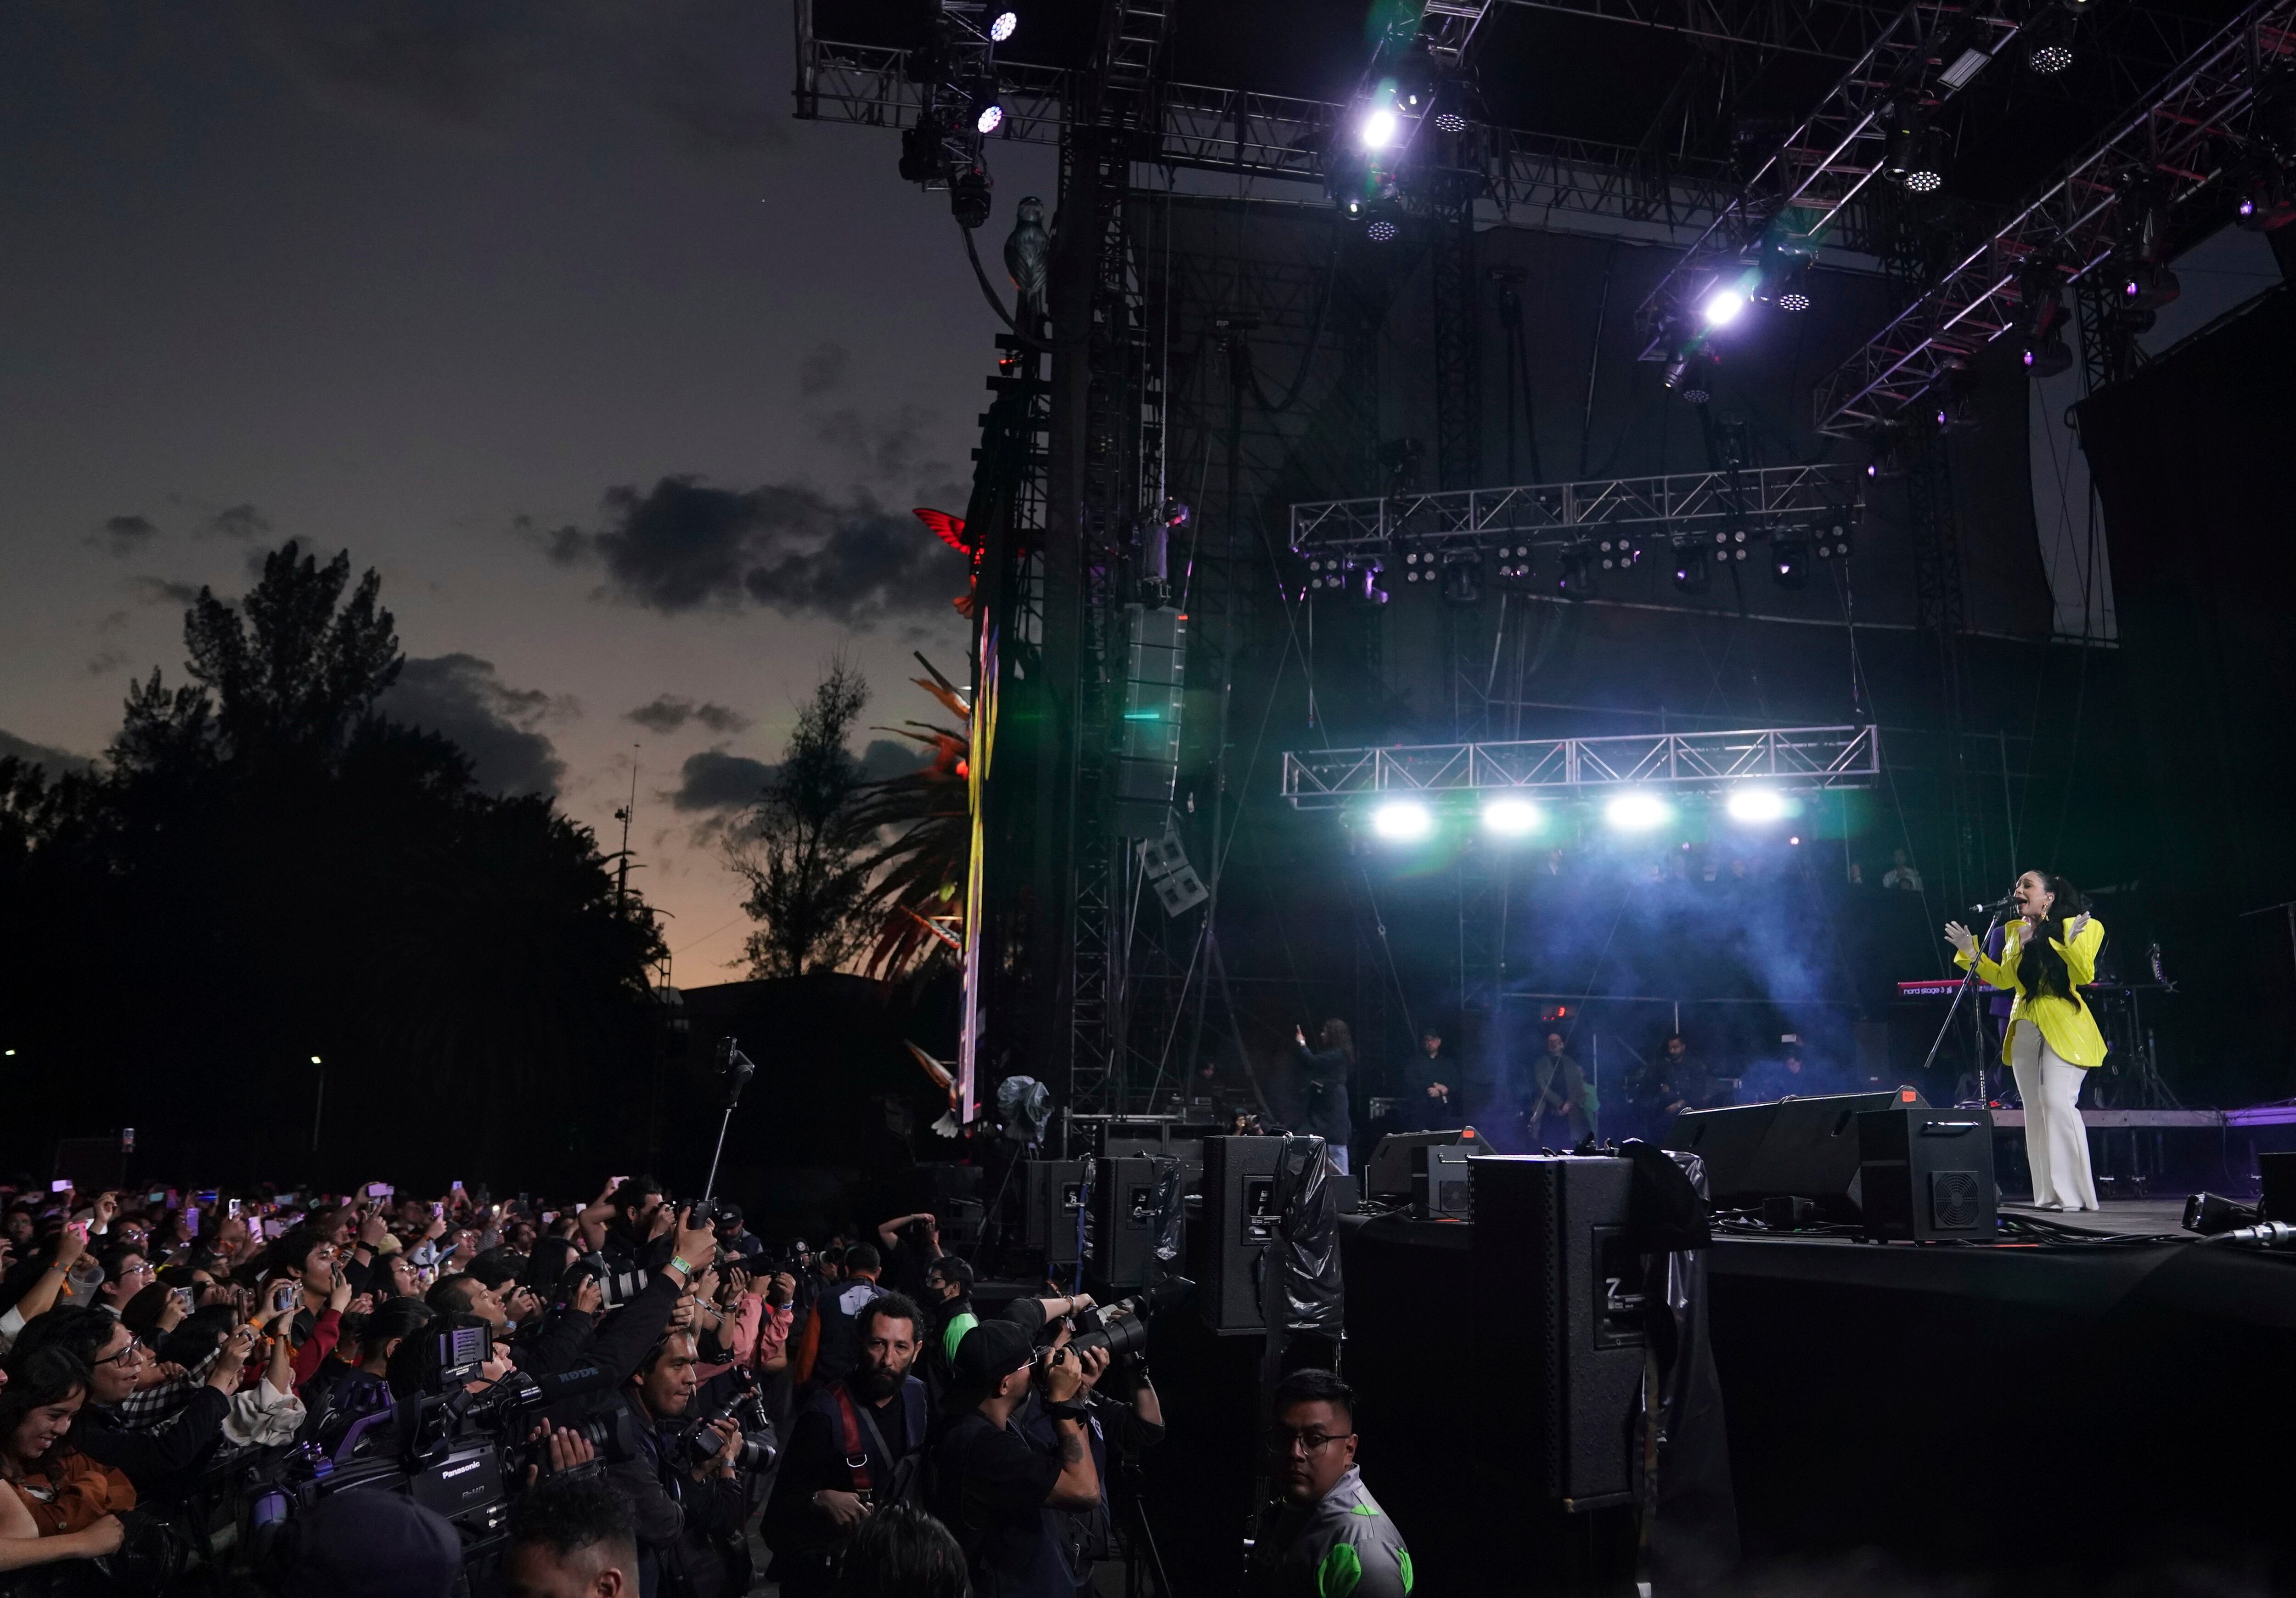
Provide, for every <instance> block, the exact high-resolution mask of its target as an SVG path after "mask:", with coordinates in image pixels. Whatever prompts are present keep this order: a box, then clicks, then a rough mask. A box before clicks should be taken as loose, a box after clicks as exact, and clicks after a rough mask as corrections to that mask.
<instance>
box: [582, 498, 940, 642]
mask: <svg viewBox="0 0 2296 1598" xmlns="http://www.w3.org/2000/svg"><path fill="white" fill-rule="evenodd" d="M605 508H606V514H607V517H608V522H609V524H608V526H607V527H606V529H605V530H604V531H602V532H594V533H584V532H580V531H577V530H575V529H572V528H567V529H562V530H561V531H558V532H555V533H552V534H549V535H547V536H546V542H545V548H547V550H548V552H549V554H550V556H551V557H552V558H553V559H555V560H560V561H573V560H578V559H594V560H597V561H599V562H600V563H602V564H603V565H604V567H605V571H606V577H607V586H608V591H609V592H610V593H611V594H612V595H613V596H614V597H617V598H619V599H622V600H624V601H626V602H627V603H629V604H632V605H645V606H647V607H648V608H650V609H652V610H658V611H660V612H661V613H663V614H665V615H676V614H679V613H681V612H685V611H693V610H700V609H703V608H705V607H710V608H720V609H738V608H740V607H741V605H742V604H743V603H744V602H745V601H748V602H753V603H755V604H758V605H765V606H767V607H768V608H770V609H773V610H777V611H780V612H782V613H783V614H791V615H793V614H816V615H822V616H826V617H829V618H830V619H831V620H832V621H837V622H846V623H848V624H849V625H854V626H862V627H865V626H867V625H869V624H870V623H872V622H876V621H878V620H881V619H882V618H884V617H887V616H891V615H908V616H918V615H925V614H932V613H935V612H937V611H939V610H940V609H941V608H942V607H943V606H945V605H947V604H948V602H949V599H950V597H952V596H953V595H955V593H956V591H957V589H959V588H960V587H961V586H962V585H963V584H964V562H963V560H962V558H961V557H960V556H957V555H956V554H955V552H954V551H952V550H950V549H949V548H947V546H946V545H943V544H941V543H940V542H939V540H935V539H934V538H933V537H932V535H931V534H930V533H928V532H927V531H925V530H924V529H923V528H922V527H921V526H920V525H918V523H917V521H916V518H915V517H914V516H912V515H908V514H907V513H906V511H890V510H887V509H885V508H884V507H881V506H880V505H879V504H878V503H877V502H876V500H875V499H874V498H872V497H871V496H869V495H868V494H866V493H865V492H858V491H857V492H856V493H855V495H854V496H853V498H851V499H850V500H849V501H847V502H845V503H841V504H840V503H839V502H837V501H835V500H832V499H831V498H829V497H828V496H826V495H824V494H822V493H821V492H819V491H818V490H814V489H810V488H806V487H803V486H800V485H797V484H791V483H772V484H768V485H767V486H766V487H764V488H758V489H750V490H732V489H718V488H710V487H708V486H706V485H704V484H702V483H699V482H695V481H694V480H693V478H690V477H665V478H663V479H661V480H660V482H656V483H655V484H654V485H653V487H652V488H651V489H649V490H644V492H641V491H640V490H637V489H635V488H616V489H611V490H607V493H606V497H605Z"/></svg>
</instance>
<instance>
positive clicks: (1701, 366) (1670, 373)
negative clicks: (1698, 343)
mask: <svg viewBox="0 0 2296 1598" xmlns="http://www.w3.org/2000/svg"><path fill="white" fill-rule="evenodd" d="M1714 364H1715V363H1714V357H1713V355H1712V354H1711V353H1710V351H1707V350H1683V351H1682V352H1681V353H1680V354H1679V355H1677V356H1676V357H1675V358H1674V359H1672V360H1671V361H1669V362H1668V363H1667V367H1666V386H1667V387H1668V388H1669V389H1671V390H1673V391H1675V392H1676V393H1677V394H1679V395H1681V396H1682V397H1683V399H1685V400H1687V401H1688V402H1689V403H1691V404H1693V405H1703V404H1705V403H1706V402H1707V401H1708V400H1709V399H1712V398H1713V397H1714Z"/></svg>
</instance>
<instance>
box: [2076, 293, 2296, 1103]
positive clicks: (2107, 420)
mask: <svg viewBox="0 0 2296 1598" xmlns="http://www.w3.org/2000/svg"><path fill="white" fill-rule="evenodd" d="M2292 369H2296V293H2292V292H2291V291H2290V290H2289V288H2288V287H2287V286H2286V285H2282V286H2281V287H2280V288H2278V289H2276V290H2275V291H2274V292H2272V293H2271V294H2270V295H2269V296H2268V297H2267V298H2266V299H2264V300H2262V301H2258V302H2256V303H2255V304H2253V305H2252V306H2251V308H2250V309H2248V310H2247V311H2246V312H2245V314H2241V315H2236V316H2235V317H2231V318H2230V319H2228V320H2226V322H2225V323H2223V324H2222V325H2218V326H2217V327H2216V328H2214V329H2213V330H2212V331H2207V332H2204V333H2203V334H2200V335H2197V336H2195V337H2194V339H2192V340H2191V341H2189V342H2186V343H2185V344H2184V345H2182V346H2180V347H2178V348H2177V349H2176V350H2172V351H2170V352H2169V354H2168V355H2167V356H2166V357H2165V358H2162V359H2161V360H2158V361H2155V362H2154V363H2153V364H2152V365H2151V366H2149V367H2146V368H2145V369H2144V371H2143V372H2141V373H2140V374H2138V375H2136V377H2134V378H2132V379H2130V380H2129V381H2128V382H2127V383H2120V384H2119V385H2117V386H2115V387H2113V388H2111V389H2107V390H2105V391H2103V392H2102V393H2100V394H2098V395H2096V396H2095V398H2094V399H2089V400H2087V401H2086V402H2084V403H2083V404H2082V405H2081V406H2080V408H2079V421H2080V433H2081V443H2082V448H2083V449H2085V450H2086V451H2087V455H2088V458H2089V463H2090V468H2091V470H2092V471H2093V472H2094V473H2095V476H2096V482H2097V486H2098V490H2099V492H2100V493H2101V495H2102V496H2103V509H2104V524H2105V533H2106V537H2107V540H2108V541H2109V548H2110V550H2111V554H2112V574H2113V588H2114V590H2115V592H2116V594H2117V596H2118V597H2119V601H2120V641H2121V651H2122V654H2123V656H2124V661H2123V665H2124V667H2125V672H2124V675H2125V678H2126V681H2127V685H2128V695H2129V697H2130V701H2131V708H2132V710H2133V712H2134V713H2135V716H2136V726H2135V727H2134V728H2133V729H2131V734H2132V736H2129V737H2125V738H2120V739H2116V740H2114V742H2115V745H2117V747H2119V748H2121V749H2126V750H2127V751H2128V753H2129V754H2130V755H2131V756H2132V757H2135V758H2136V760H2137V761H2138V762H2139V763H2140V765H2141V768H2142V770H2144V775H2145V777H2146V778H2147V786H2148V787H2149V789H2150V793H2151V798H2152V805H2153V817H2152V818H2151V820H2152V823H2153V824H2150V825H2147V824H2145V819H2144V818H2139V817H2133V816H2132V817H2130V818H2128V820H2129V822H2130V823H2131V824H2130V825H2128V827H2127V828H2126V829H2125V830H2124V832H2123V837H2124V840H2125V843H2126V846H2127V848H2128V866H2127V874H2128V875H2131V876H2142V877H2145V878H2147V879H2148V882H2147V887H2148V894H2147V897H2148V898H2149V899H2150V900H2151V902H2153V905H2154V906H2155V907H2156V910H2157V911H2158V914H2159V921H2160V929H2161V937H2162V943H2163V945H2164V953H2165V955H2166V958H2167V960H2168V963H2169V968H2170V975H2171V976H2176V977H2177V978H2178V979H2179V980H2180V981H2181V982H2182V984H2184V987H2185V994H2186V997H2185V999H2184V1001H2182V1002H2181V1004H2180V1005H2177V1006H2175V1007H2173V1008H2174V1009H2177V1010H2179V1011H2181V1012H2182V1019H2183V1022H2184V1026H2183V1028H2182V1029H2183V1030H2185V1031H2186V1032H2187V1033H2188V1034H2193V1035H2192V1038H2191V1041H2192V1042H2196V1043H2198V1042H2204V1041H2205V1042H2206V1043H2208V1044H2212V1045H2213V1049H2214V1050H2215V1052H2216V1059H2217V1061H2218V1072H2214V1073H2211V1075H2219V1074H2220V1075H2223V1076H2224V1077H2225V1078H2226V1088H2227V1090H2228V1091H2233V1092H2237V1091H2242V1090H2246V1091H2248V1093H2249V1094H2250V1096H2251V1097H2257V1098H2262V1097H2281V1096H2284V1095H2286V1094H2288V1093H2290V1092H2291V1091H2296V1080H2292V1078H2296V957H2292V953H2291V949H2290V927H2289V921H2288V918H2287V915H2286V912H2284V911H2282V912H2278V913H2276V914H2266V915H2257V916H2245V917H2244V916H2243V915H2242V914H2241V912H2243V911H2246V910H2256V909H2258V908H2259V907H2262V906H2267V905H2270V904H2273V903H2275V902H2281V901H2285V900H2290V899H2296V825H2292V822H2291V810H2290V805H2289V795H2290V793H2291V792H2292V791H2296V745H2292V743H2291V739H2290V736H2289V734H2290V728H2291V725H2292V720H2291V717H2290V714H2289V708H2288V690H2289V684H2290V683H2291V682H2292V681H2296V627H2292V626H2291V625H2290V623H2289V605H2290V592H2289V587H2288V573H2289V572H2290V570H2291V557H2290V535H2291V532H2292V531H2296V513H2292V511H2291V509H2290V503H2291V489H2290V476H2289V474H2290V463H2291V462H2292V461H2296V399H2291V398H2290V395H2289V392H2288V388H2287V383H2288V374H2289V373H2290V371H2291V370H2292ZM2126 952H2128V951H2124V953H2126ZM2124 963H2126V962H2124Z"/></svg>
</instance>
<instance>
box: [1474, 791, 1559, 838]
mask: <svg viewBox="0 0 2296 1598" xmlns="http://www.w3.org/2000/svg"><path fill="white" fill-rule="evenodd" d="M1544 826H1546V812H1545V811H1541V810H1540V809H1539V808H1538V806H1537V805H1536V804H1533V803H1531V802H1530V801H1529V800H1528V799H1494V800H1492V801H1491V802H1490V803H1488V804H1486V805H1484V806H1483V830H1484V831H1485V832H1489V833H1496V834H1497V835H1498V836H1500V837H1503V838H1519V837H1521V836H1524V835H1525V834H1527V833H1533V832H1537V831H1538V829H1539V828H1542V827H1544Z"/></svg>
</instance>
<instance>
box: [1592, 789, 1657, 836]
mask: <svg viewBox="0 0 2296 1598" xmlns="http://www.w3.org/2000/svg"><path fill="white" fill-rule="evenodd" d="M1673 816H1674V806H1672V805H1671V804H1669V803H1667V802H1666V801H1665V800H1663V799H1661V798H1660V797H1659V796H1658V795H1655V794H1621V795H1619V796H1618V797H1617V798H1615V799H1613V800H1611V803H1609V804H1608V805H1607V806H1605V807H1604V808H1603V820H1607V821H1608V822H1610V824H1611V826H1613V827H1615V828H1618V829H1619V830H1620V832H1648V831H1649V830H1650V829H1651V828H1653V827H1663V826H1665V825H1666V824H1667V822H1668V821H1669V820H1672V819H1673Z"/></svg>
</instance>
